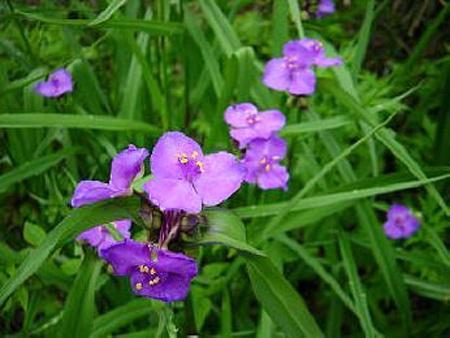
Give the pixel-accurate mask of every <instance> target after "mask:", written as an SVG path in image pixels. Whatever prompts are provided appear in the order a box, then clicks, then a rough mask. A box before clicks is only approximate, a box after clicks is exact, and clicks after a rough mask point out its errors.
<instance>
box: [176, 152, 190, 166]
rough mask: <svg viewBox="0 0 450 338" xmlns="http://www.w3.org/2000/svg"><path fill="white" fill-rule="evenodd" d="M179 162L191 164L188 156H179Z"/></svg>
mask: <svg viewBox="0 0 450 338" xmlns="http://www.w3.org/2000/svg"><path fill="white" fill-rule="evenodd" d="M178 160H179V161H180V163H181V164H186V163H188V162H189V159H188V157H187V155H186V154H181V156H179V158H178Z"/></svg>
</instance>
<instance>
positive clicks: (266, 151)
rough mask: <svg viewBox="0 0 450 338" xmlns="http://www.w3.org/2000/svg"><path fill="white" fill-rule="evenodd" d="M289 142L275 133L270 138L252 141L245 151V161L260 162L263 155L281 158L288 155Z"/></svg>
mask: <svg viewBox="0 0 450 338" xmlns="http://www.w3.org/2000/svg"><path fill="white" fill-rule="evenodd" d="M286 152H287V144H286V141H285V140H283V139H282V138H280V137H278V136H275V135H273V136H272V137H271V138H270V139H268V140H263V139H257V140H254V141H252V142H251V143H250V144H249V146H248V149H247V151H246V153H245V158H244V161H246V162H254V161H256V162H258V163H259V161H260V160H261V159H262V158H263V157H269V158H273V157H276V160H278V161H279V160H281V159H283V158H284V157H285V156H286Z"/></svg>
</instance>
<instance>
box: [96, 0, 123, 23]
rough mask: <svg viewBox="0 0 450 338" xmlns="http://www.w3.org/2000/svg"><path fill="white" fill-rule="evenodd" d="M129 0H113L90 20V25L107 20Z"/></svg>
mask: <svg viewBox="0 0 450 338" xmlns="http://www.w3.org/2000/svg"><path fill="white" fill-rule="evenodd" d="M126 2H127V0H113V1H111V3H110V4H109V5H108V7H106V8H105V9H104V10H103V11H102V12H101V13H100V14H99V15H98V16H97V17H96V18H95V19H94V20H92V21H91V22H89V24H88V25H89V26H95V25H99V24H101V23H103V22H105V21H107V20H108V19H109V18H111V16H112V15H113V14H114V13H115V12H116V11H117V10H118V9H119V8H120V7H122V6H123V5H124V4H125V3H126Z"/></svg>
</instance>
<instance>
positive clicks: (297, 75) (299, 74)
mask: <svg viewBox="0 0 450 338" xmlns="http://www.w3.org/2000/svg"><path fill="white" fill-rule="evenodd" d="M315 89H316V75H315V74H314V72H313V71H312V69H309V68H305V69H298V70H296V71H294V72H292V81H291V83H290V85H289V88H288V89H287V90H288V92H289V93H291V94H294V95H311V94H312V93H314V91H315Z"/></svg>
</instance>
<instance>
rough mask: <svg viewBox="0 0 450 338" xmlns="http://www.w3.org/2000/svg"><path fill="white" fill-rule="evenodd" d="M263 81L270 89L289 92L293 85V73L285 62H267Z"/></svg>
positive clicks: (281, 59)
mask: <svg viewBox="0 0 450 338" xmlns="http://www.w3.org/2000/svg"><path fill="white" fill-rule="evenodd" d="M262 81H263V83H264V84H265V85H266V86H267V87H269V88H272V89H276V90H287V89H288V88H289V87H290V85H291V72H290V70H289V69H288V68H287V65H286V62H285V60H284V59H283V58H277V59H272V60H270V61H269V62H267V64H266V67H265V69H264V75H263V79H262Z"/></svg>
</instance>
